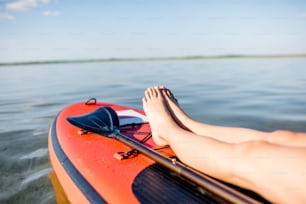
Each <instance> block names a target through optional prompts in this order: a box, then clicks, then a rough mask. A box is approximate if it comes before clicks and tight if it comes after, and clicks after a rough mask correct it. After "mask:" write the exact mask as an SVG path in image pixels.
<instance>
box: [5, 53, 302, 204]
mask: <svg viewBox="0 0 306 204" xmlns="http://www.w3.org/2000/svg"><path fill="white" fill-rule="evenodd" d="M305 64H306V59H220V60H190V61H160V62H159V61H154V62H152V61H151V62H150V61H142V62H110V63H89V64H85V63H84V64H54V65H29V66H16V67H13V66H11V67H3V66H2V67H0V95H1V98H0V162H1V165H0V184H1V185H0V202H1V203H2V202H9V203H54V202H56V198H55V194H54V191H53V188H52V185H51V182H50V180H49V179H48V174H49V173H50V172H51V167H50V164H49V159H48V149H47V135H48V130H49V126H50V124H51V122H52V120H53V118H54V117H55V116H56V114H57V113H58V112H59V111H60V110H61V109H62V108H63V107H65V106H66V105H68V104H71V103H74V102H79V101H86V100H87V99H89V98H92V97H95V98H97V99H98V100H101V101H107V102H112V103H120V104H123V105H127V106H132V107H135V108H142V105H141V98H142V96H143V92H144V90H145V89H146V88H147V87H148V86H153V85H160V84H164V85H166V86H168V87H169V88H171V89H172V90H173V92H174V93H175V95H176V97H177V98H178V99H179V103H180V104H181V106H182V107H183V108H184V109H185V110H186V112H187V113H188V114H189V115H191V116H192V117H194V118H196V119H197V120H201V121H204V122H207V123H212V124H219V125H227V126H240V127H249V128H256V129H260V130H267V131H271V130H275V129H280V128H282V129H288V130H295V131H306V109H305V104H306V89H305V87H306V69H305Z"/></svg>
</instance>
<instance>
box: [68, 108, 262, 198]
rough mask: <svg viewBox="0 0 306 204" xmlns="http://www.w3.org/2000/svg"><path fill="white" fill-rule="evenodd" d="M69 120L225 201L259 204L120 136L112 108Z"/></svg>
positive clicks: (117, 120)
mask: <svg viewBox="0 0 306 204" xmlns="http://www.w3.org/2000/svg"><path fill="white" fill-rule="evenodd" d="M67 120H68V121H69V122H70V123H71V124H73V125H75V126H77V127H79V128H81V129H83V130H86V131H89V132H93V133H97V134H99V135H101V136H105V137H109V138H114V139H117V140H119V141H120V142H122V143H124V144H126V145H128V146H130V147H131V148H133V149H135V150H137V151H139V152H141V153H142V154H144V155H146V156H147V157H149V158H151V159H153V160H154V161H156V162H157V163H159V164H161V165H162V166H164V167H166V168H167V169H169V170H171V171H173V172H175V173H176V174H178V175H180V176H182V177H184V178H186V179H188V180H190V181H192V182H193V183H195V184H197V185H199V186H201V187H202V188H204V189H205V190H207V191H209V192H211V193H213V194H215V195H216V196H218V197H221V198H222V199H224V200H226V201H229V202H232V203H258V202H257V201H256V200H254V199H252V198H250V197H248V196H246V195H244V194H242V193H240V192H238V191H236V190H234V189H232V188H229V187H228V186H226V185H224V184H222V183H220V182H218V181H216V180H214V179H212V178H210V177H208V176H206V175H204V174H201V173H199V172H197V171H195V170H193V169H191V168H190V167H188V166H186V165H184V164H182V163H180V162H178V161H176V160H173V159H171V158H168V157H165V156H163V155H161V154H159V153H158V152H156V151H154V150H152V149H149V148H148V147H146V146H144V145H143V144H141V143H139V142H137V141H135V140H133V139H131V138H130V137H128V136H126V135H124V134H121V133H120V123H119V118H118V115H117V114H116V112H115V111H114V110H113V109H112V108H110V107H107V106H104V107H100V108H98V109H96V110H95V111H93V112H91V113H89V114H86V115H81V116H74V117H68V118H67Z"/></svg>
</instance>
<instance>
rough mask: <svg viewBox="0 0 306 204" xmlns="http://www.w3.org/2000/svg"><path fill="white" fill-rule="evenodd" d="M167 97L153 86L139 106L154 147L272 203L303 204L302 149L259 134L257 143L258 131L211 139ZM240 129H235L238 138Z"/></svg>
mask: <svg viewBox="0 0 306 204" xmlns="http://www.w3.org/2000/svg"><path fill="white" fill-rule="evenodd" d="M171 95H172V94H171V93H169V92H167V91H166V92H165V91H164V90H162V89H161V88H160V87H155V88H149V89H147V90H146V92H145V97H144V98H143V108H144V111H145V113H146V115H147V117H148V119H149V122H150V126H151V129H152V134H153V139H154V141H155V142H156V143H157V144H158V145H165V144H169V145H170V146H171V148H172V149H173V150H174V152H175V153H176V154H177V156H178V157H179V158H180V159H181V160H182V161H183V162H184V163H186V164H188V165H190V166H192V167H194V168H196V169H198V170H199V171H202V172H203V173H205V174H208V175H210V176H213V177H216V178H218V179H221V180H224V181H226V182H230V183H233V184H236V185H238V186H241V187H244V188H248V189H250V190H253V191H255V192H258V193H259V194H261V195H262V196H264V197H266V198H267V199H268V200H270V201H272V202H277V203H305V202H306V195H305V192H306V187H305V185H304V184H305V182H306V162H305V161H306V148H305V146H304V145H296V143H293V144H294V145H282V144H278V143H271V142H269V141H267V140H265V139H262V136H258V139H256V137H257V136H256V131H255V133H254V135H255V136H252V137H251V139H249V140H247V139H245V138H242V137H240V138H241V139H239V140H237V139H235V138H234V139H228V138H233V137H235V135H234V134H233V136H231V135H230V134H229V133H227V136H222V137H219V136H214V135H213V133H215V132H214V131H206V130H204V131H206V132H204V133H205V134H202V133H203V132H201V131H197V129H196V128H195V127H194V126H193V125H194V124H192V123H191V125H190V124H189V122H187V123H186V121H185V120H186V118H184V117H186V114H185V113H184V112H183V111H182V110H181V109H180V108H179V106H178V105H177V104H176V103H175V101H173V97H172V96H171ZM187 118H188V117H187ZM177 121H179V123H177ZM197 123H198V122H197ZM181 124H183V125H184V127H183V128H182V127H181ZM205 126H206V125H204V126H203V127H201V129H205V128H204V127H205ZM206 127H207V126H206ZM208 128H210V127H208ZM215 128H217V127H214V128H213V129H215ZM215 131H216V130H215ZM219 131H220V132H222V131H221V130H217V132H219ZM230 131H231V130H230ZM239 131H240V129H237V130H235V129H233V132H234V133H237V132H238V136H239ZM242 131H245V130H244V129H243V130H242ZM199 132H200V133H201V134H198V133H199ZM248 132H249V130H246V133H248ZM251 132H252V130H251ZM208 133H209V134H208ZM205 135H210V136H205ZM242 135H244V136H245V137H248V136H247V134H242ZM271 184H273V186H272V185H271Z"/></svg>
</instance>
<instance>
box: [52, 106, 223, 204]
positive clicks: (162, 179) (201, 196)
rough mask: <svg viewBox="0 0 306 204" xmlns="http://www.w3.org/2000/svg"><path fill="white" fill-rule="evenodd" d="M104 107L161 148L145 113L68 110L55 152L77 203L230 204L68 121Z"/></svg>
mask: <svg viewBox="0 0 306 204" xmlns="http://www.w3.org/2000/svg"><path fill="white" fill-rule="evenodd" d="M104 106H106V107H110V108H111V109H113V110H115V111H116V112H117V114H118V116H119V120H120V124H121V128H120V131H121V132H122V133H124V134H125V135H127V136H128V137H129V138H131V139H133V140H135V141H138V142H139V143H142V145H144V146H146V147H148V148H150V149H157V148H159V147H157V146H156V145H155V143H154V142H153V140H152V138H150V134H151V131H150V126H149V124H148V123H147V119H146V117H145V114H144V112H143V111H140V110H137V109H134V108H130V107H126V106H122V105H116V104H111V103H105V102H96V101H94V102H92V101H88V102H86V103H76V104H72V105H69V106H67V107H66V108H64V109H63V110H62V111H61V112H60V113H59V114H58V115H57V117H56V118H55V120H54V122H53V123H52V125H51V128H50V132H49V152H50V160H51V164H52V167H53V170H54V171H55V173H56V175H57V177H58V179H59V181H60V183H61V186H62V187H63V190H64V192H65V194H66V196H67V198H68V200H69V201H70V202H71V203H127V202H128V203H177V202H179V203H224V202H225V201H224V200H223V199H222V198H219V197H218V196H216V195H214V194H212V193H211V192H209V191H207V190H206V189H205V188H202V187H199V186H198V185H196V184H194V183H193V182H190V181H189V180H187V179H185V178H182V177H181V176H179V175H177V174H176V173H174V172H171V171H169V170H168V169H167V168H165V167H164V166H161V165H159V164H158V163H157V162H156V161H154V160H152V159H150V158H149V157H147V156H145V155H143V154H139V152H137V151H135V150H132V149H131V148H130V147H129V146H127V145H125V144H123V143H122V142H120V141H117V140H115V139H112V138H108V137H103V136H101V135H98V134H95V133H91V132H87V131H82V130H81V129H80V128H78V127H76V126H73V125H71V124H70V123H69V122H68V121H67V118H68V117H72V116H79V115H84V114H87V113H89V112H92V111H94V110H96V109H98V108H100V107H104ZM148 138H149V139H148ZM157 151H158V152H159V153H160V154H162V155H163V156H165V157H167V158H169V157H175V154H174V153H173V151H172V150H171V148H169V147H164V148H159V149H158V150H157Z"/></svg>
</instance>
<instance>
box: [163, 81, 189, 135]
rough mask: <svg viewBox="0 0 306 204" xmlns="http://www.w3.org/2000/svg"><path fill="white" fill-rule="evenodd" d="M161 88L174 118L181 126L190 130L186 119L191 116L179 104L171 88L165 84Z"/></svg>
mask: <svg viewBox="0 0 306 204" xmlns="http://www.w3.org/2000/svg"><path fill="white" fill-rule="evenodd" d="M159 88H160V89H161V92H162V94H163V96H164V98H165V99H166V101H167V105H168V108H169V111H170V113H171V115H172V117H173V118H174V120H175V121H176V122H177V123H178V125H179V126H181V127H182V128H184V129H187V130H188V128H187V127H186V126H185V125H184V121H185V119H186V118H188V117H189V116H188V115H187V114H186V113H185V112H184V111H183V109H182V108H181V107H180V106H179V103H178V101H177V99H176V98H175V97H174V95H173V93H172V92H171V91H170V90H169V89H167V88H166V87H165V86H160V87H159Z"/></svg>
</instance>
